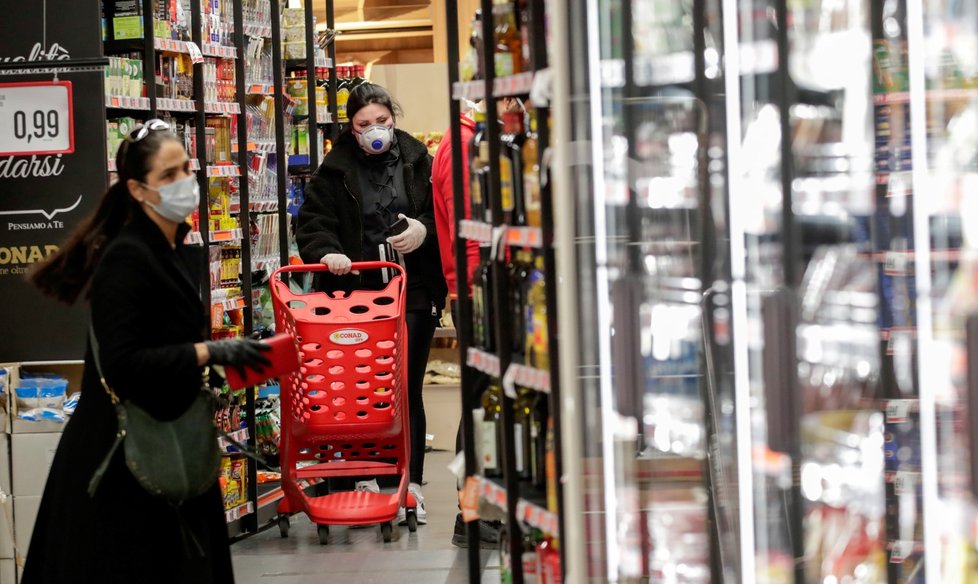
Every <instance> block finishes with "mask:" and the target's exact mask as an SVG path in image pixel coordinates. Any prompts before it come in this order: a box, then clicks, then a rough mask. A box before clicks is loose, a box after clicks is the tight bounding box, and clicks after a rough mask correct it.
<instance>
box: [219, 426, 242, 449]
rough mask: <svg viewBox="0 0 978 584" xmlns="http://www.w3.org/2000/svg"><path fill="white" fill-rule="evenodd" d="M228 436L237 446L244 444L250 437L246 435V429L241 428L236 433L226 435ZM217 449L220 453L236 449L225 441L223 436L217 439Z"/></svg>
mask: <svg viewBox="0 0 978 584" xmlns="http://www.w3.org/2000/svg"><path fill="white" fill-rule="evenodd" d="M228 436H230V437H231V439H232V440H234V441H235V442H237V443H239V444H244V443H245V442H247V441H248V438H249V437H250V436H249V434H248V428H242V429H240V430H238V431H237V432H230V433H228ZM217 447H218V448H220V449H221V450H222V451H226V450H228V449H229V448H236V447H235V446H234V445H233V444H231V443H230V442H228V441H227V440H225V439H224V437H223V436H218V437H217Z"/></svg>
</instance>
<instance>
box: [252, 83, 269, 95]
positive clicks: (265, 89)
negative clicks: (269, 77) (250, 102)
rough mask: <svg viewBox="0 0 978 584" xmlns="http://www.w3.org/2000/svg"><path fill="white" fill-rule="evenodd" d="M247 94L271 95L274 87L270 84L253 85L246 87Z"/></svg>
mask: <svg viewBox="0 0 978 584" xmlns="http://www.w3.org/2000/svg"><path fill="white" fill-rule="evenodd" d="M247 93H248V95H273V94H274V93H275V86H274V85H273V84H271V83H268V84H264V83H255V84H252V85H249V86H248V88H247Z"/></svg>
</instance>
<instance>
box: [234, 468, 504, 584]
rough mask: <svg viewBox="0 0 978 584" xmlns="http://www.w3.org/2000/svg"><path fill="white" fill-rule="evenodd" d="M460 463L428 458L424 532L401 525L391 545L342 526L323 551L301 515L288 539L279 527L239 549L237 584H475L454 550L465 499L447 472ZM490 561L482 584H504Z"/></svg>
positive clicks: (485, 557) (489, 558) (488, 557)
mask: <svg viewBox="0 0 978 584" xmlns="http://www.w3.org/2000/svg"><path fill="white" fill-rule="evenodd" d="M452 458H454V454H453V453H450V452H430V453H428V456H427V457H426V458H425V466H426V469H425V474H426V477H427V480H428V484H427V485H426V486H425V488H424V494H425V503H426V507H427V509H428V524H427V525H425V526H421V527H419V528H418V532H417V533H415V534H410V533H408V530H407V528H406V527H401V528H399V529H395V531H394V534H395V538H397V537H398V536H399V539H395V540H394V541H393V542H392V543H390V544H384V543H383V541H382V540H381V537H380V530H379V529H378V528H377V527H376V526H373V527H371V528H368V529H354V530H346V529H342V528H334V529H332V530H331V532H330V544H329V545H327V546H320V545H319V538H318V536H317V534H316V527H315V525H313V524H312V523H311V522H310V521H309V520H308V519H307V518H306V516H305V515H295V516H293V517H292V529H291V531H290V532H289V537H288V538H287V539H282V538H281V537H280V536H279V531H278V527H273V528H272V529H268V530H265V531H264V532H262V533H259V534H257V535H255V536H252V537H250V538H248V539H246V540H244V541H241V542H238V543H236V544H234V545H233V546H232V547H231V552H232V554H233V556H234V572H235V578H236V581H237V584H299V583H300V582H301V583H302V584H309V583H310V582H339V583H342V584H373V583H377V584H390V583H391V582H411V584H428V583H430V584H467V583H468V581H469V580H468V574H467V572H466V555H465V554H466V551H465V550H463V549H460V548H457V547H455V546H453V545H452V532H453V530H454V527H455V513H456V512H457V506H456V501H457V499H456V496H455V480H454V478H453V477H452V476H451V475H450V474H449V472H448V470H447V468H446V466H447V465H448V463H449V462H451V460H452ZM347 534H349V538H348V539H347ZM482 561H483V567H484V569H483V577H482V581H483V582H484V583H485V584H496V583H498V582H499V554H498V552H495V551H493V552H486V551H483V553H482Z"/></svg>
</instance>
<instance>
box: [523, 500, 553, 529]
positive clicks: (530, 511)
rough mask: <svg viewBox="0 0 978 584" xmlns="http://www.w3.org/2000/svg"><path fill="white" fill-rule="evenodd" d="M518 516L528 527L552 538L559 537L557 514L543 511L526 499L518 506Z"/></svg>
mask: <svg viewBox="0 0 978 584" xmlns="http://www.w3.org/2000/svg"><path fill="white" fill-rule="evenodd" d="M516 516H517V517H518V518H519V519H520V521H522V522H523V523H526V524H527V525H529V526H531V527H535V528H537V529H539V530H540V531H542V532H544V533H545V534H547V535H549V536H551V537H558V536H559V535H560V534H559V533H558V532H559V531H560V529H559V523H558V521H557V514H556V513H552V512H550V511H548V510H547V509H543V508H541V507H538V506H537V505H534V504H533V503H530V502H529V501H527V500H525V499H520V500H519V502H518V503H517V504H516Z"/></svg>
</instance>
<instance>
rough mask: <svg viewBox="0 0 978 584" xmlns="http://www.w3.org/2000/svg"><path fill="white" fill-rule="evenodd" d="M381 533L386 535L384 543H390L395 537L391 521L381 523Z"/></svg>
mask: <svg viewBox="0 0 978 584" xmlns="http://www.w3.org/2000/svg"><path fill="white" fill-rule="evenodd" d="M380 534H381V535H383V536H384V543H390V542H391V540H392V539H394V527H393V526H391V522H390V521H388V522H386V523H381V524H380Z"/></svg>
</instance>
